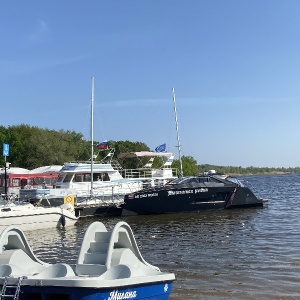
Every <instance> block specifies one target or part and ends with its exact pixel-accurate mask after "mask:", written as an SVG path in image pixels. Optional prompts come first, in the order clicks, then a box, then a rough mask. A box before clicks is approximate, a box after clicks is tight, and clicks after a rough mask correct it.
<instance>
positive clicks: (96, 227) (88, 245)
mask: <svg viewBox="0 0 300 300" xmlns="http://www.w3.org/2000/svg"><path fill="white" fill-rule="evenodd" d="M119 265H126V266H128V268H133V269H134V270H139V272H144V273H148V274H150V273H155V272H157V271H160V270H159V268H157V267H155V266H152V265H151V264H149V263H147V262H146V261H145V260H144V258H143V257H142V255H141V253H140V251H139V249H138V246H137V243H136V240H135V238H134V235H133V232H132V230H131V228H130V226H129V225H128V224H127V223H126V222H119V223H117V224H116V226H115V227H114V229H113V230H112V231H110V232H108V231H107V230H106V228H105V226H104V225H103V224H102V223H101V222H94V223H92V224H91V225H90V226H89V227H88V229H87V231H86V233H85V235H84V238H83V242H82V246H81V249H80V252H79V256H78V261H77V265H76V273H77V274H78V275H86V276H100V275H102V274H104V273H105V272H106V271H108V270H110V269H111V268H116V267H117V266H119Z"/></svg>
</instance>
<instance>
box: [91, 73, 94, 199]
mask: <svg viewBox="0 0 300 300" xmlns="http://www.w3.org/2000/svg"><path fill="white" fill-rule="evenodd" d="M93 164H94V77H92V96H91V196H93V195H94V191H93V184H94V181H93Z"/></svg>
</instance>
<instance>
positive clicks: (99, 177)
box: [93, 173, 109, 181]
mask: <svg viewBox="0 0 300 300" xmlns="http://www.w3.org/2000/svg"><path fill="white" fill-rule="evenodd" d="M93 180H94V181H109V176H108V173H94V174H93Z"/></svg>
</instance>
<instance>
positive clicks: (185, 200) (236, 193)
mask: <svg viewBox="0 0 300 300" xmlns="http://www.w3.org/2000/svg"><path fill="white" fill-rule="evenodd" d="M263 203H264V200H263V199H260V198H258V197H256V195H255V194H254V193H253V192H252V191H251V190H250V189H249V188H248V187H247V186H245V185H244V184H243V183H242V182H241V181H240V180H238V179H237V178H235V177H229V176H228V177H226V176H221V175H218V174H216V173H213V174H210V173H207V174H204V175H201V176H188V177H180V178H177V179H175V180H172V181H170V182H169V183H168V184H166V185H164V186H160V187H155V188H150V189H144V190H140V191H138V192H135V193H131V194H128V195H126V196H125V198H124V204H123V205H122V207H123V211H122V215H136V214H138V215H145V214H162V213H178V212H191V211H203V210H212V209H230V208H241V207H255V206H258V207H259V206H263Z"/></svg>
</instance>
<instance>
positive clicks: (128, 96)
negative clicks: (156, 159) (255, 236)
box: [0, 0, 300, 167]
mask: <svg viewBox="0 0 300 300" xmlns="http://www.w3.org/2000/svg"><path fill="white" fill-rule="evenodd" d="M299 13H300V1H298V0H187V1H184V0H180V1H179V0H127V1H126V0H115V1H104V0H84V1H83V0H82V1H79V0H63V1H62V0H51V1H49V0H48V1H45V0H30V1H24V0H11V1H1V2H0V25H1V26H0V34H1V38H0V98H1V107H0V125H3V126H5V127H7V126H11V125H20V124H28V125H31V126H38V127H40V128H47V129H51V130H60V129H63V130H70V131H73V130H74V131H76V132H81V133H82V134H83V135H84V136H85V137H86V138H87V139H89V137H90V102H91V77H92V76H93V77H94V78H95V112H94V116H95V117H94V119H95V125H94V137H95V138H94V139H95V140H97V141H102V140H106V139H107V140H115V141H119V140H129V141H133V142H135V141H140V142H144V143H145V144H147V145H148V146H149V147H150V148H151V149H154V148H155V147H157V146H158V145H160V144H162V143H166V144H167V150H168V151H172V152H175V154H176V156H177V157H178V148H176V145H177V137H176V127H175V115H174V110H173V98H172V87H174V88H175V92H176V104H177V112H178V126H179V135H180V141H181V144H182V154H183V155H186V156H188V155H190V156H193V157H194V158H195V159H196V160H197V162H198V164H205V163H208V164H216V165H223V166H228V165H232V166H242V167H247V166H255V167H296V166H300V139H299V136H298V133H299V129H300V117H299V116H300V101H299V99H300V17H299Z"/></svg>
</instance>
